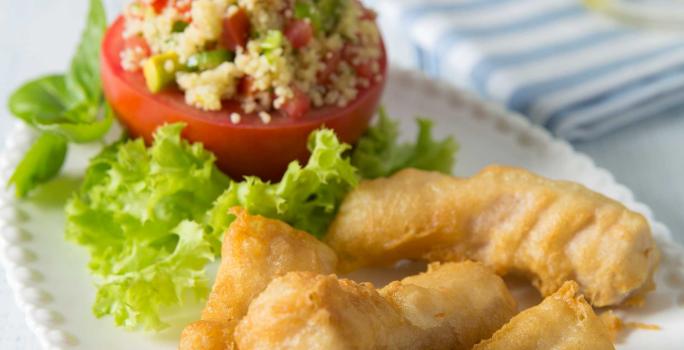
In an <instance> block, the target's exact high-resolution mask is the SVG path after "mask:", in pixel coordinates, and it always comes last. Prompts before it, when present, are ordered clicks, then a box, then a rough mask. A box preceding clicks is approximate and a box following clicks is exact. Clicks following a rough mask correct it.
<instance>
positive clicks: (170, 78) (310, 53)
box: [101, 0, 387, 180]
mask: <svg viewBox="0 0 684 350" xmlns="http://www.w3.org/2000/svg"><path fill="white" fill-rule="evenodd" d="M386 68H387V60H386V54H385V50H384V45H383V42H382V38H381V36H380V33H379V31H378V28H377V26H376V23H375V14H374V13H373V12H372V11H370V10H368V9H366V8H365V7H363V5H361V4H360V3H359V2H357V1H355V0H296V1H290V0H269V1H256V0H233V1H229V0H195V1H187V0H176V1H174V0H168V1H157V0H153V1H139V2H134V3H132V4H131V5H130V6H129V7H128V8H127V9H126V10H125V12H124V14H123V15H122V16H120V17H119V18H118V19H117V20H116V21H115V22H114V23H113V24H112V25H111V27H110V28H109V29H108V30H107V33H106V36H105V39H104V41H103V47H102V56H101V71H102V81H103V86H104V91H105V96H106V98H107V100H108V102H109V103H110V104H111V105H112V106H113V108H114V110H115V111H116V113H117V115H118V117H119V119H120V121H121V122H122V123H123V125H124V126H125V127H126V128H127V129H128V131H129V132H130V134H131V135H132V136H140V137H143V138H144V139H145V140H146V141H147V142H150V141H151V138H152V135H153V132H154V131H155V130H156V129H157V128H158V127H159V126H161V125H163V124H165V123H173V122H184V123H186V124H187V127H186V128H185V130H184V133H183V136H184V137H185V138H186V139H188V140H189V141H193V142H201V143H203V144H204V146H205V147H206V148H207V149H209V150H211V151H212V152H213V153H214V154H215V155H216V157H217V164H218V165H219V167H220V168H221V169H222V170H223V171H225V172H226V173H227V174H228V175H230V176H231V177H233V178H236V179H237V178H240V177H242V176H244V175H256V176H259V177H261V178H263V179H270V180H273V179H278V178H279V177H280V175H281V174H282V173H283V172H284V170H285V169H286V167H287V164H288V163H289V162H290V161H292V160H295V159H296V160H300V161H304V160H305V159H306V158H307V156H308V151H307V148H306V144H307V137H308V135H309V134H310V133H311V131H313V130H315V129H316V128H319V127H321V126H323V125H325V126H326V127H328V128H332V129H334V130H335V132H336V133H337V134H338V136H339V137H340V139H341V140H343V141H344V142H347V143H354V142H355V141H356V139H357V138H358V137H360V136H361V135H362V133H363V132H364V131H365V129H366V128H367V126H368V123H369V121H370V119H371V117H372V115H373V114H374V112H375V111H376V108H377V106H378V104H379V101H380V97H381V95H382V91H383V88H384V83H385V78H386Z"/></svg>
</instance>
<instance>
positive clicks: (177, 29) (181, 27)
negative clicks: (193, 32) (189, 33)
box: [171, 21, 190, 33]
mask: <svg viewBox="0 0 684 350" xmlns="http://www.w3.org/2000/svg"><path fill="white" fill-rule="evenodd" d="M189 25H190V23H188V22H185V21H175V22H173V24H172V25H171V32H173V33H182V32H184V31H185V28H187V27H188V26H189Z"/></svg>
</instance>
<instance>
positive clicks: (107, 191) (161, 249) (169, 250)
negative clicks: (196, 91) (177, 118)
mask: <svg viewBox="0 0 684 350" xmlns="http://www.w3.org/2000/svg"><path fill="white" fill-rule="evenodd" d="M182 129H183V125H182V124H174V125H168V126H165V127H162V128H160V129H158V131H157V132H156V134H155V139H154V144H153V145H152V146H151V147H150V148H146V147H145V144H144V142H143V141H142V139H138V140H132V141H127V142H118V143H115V144H113V145H111V146H109V147H107V148H105V149H104V150H103V151H102V153H100V154H99V155H98V156H97V157H95V158H93V159H92V160H91V161H90V166H89V167H88V170H87V172H86V175H85V178H84V180H83V185H82V187H81V189H80V190H79V191H78V193H76V194H75V195H74V196H73V197H72V198H71V199H70V200H69V202H68V204H67V207H66V216H67V226H66V237H67V239H69V240H71V241H73V242H76V243H78V244H80V245H83V246H85V247H86V248H87V249H88V250H89V252H90V256H91V259H90V263H89V268H90V270H91V272H92V273H93V274H94V275H95V276H96V277H97V280H96V285H97V288H98V292H97V297H96V299H95V304H94V305H93V310H94V312H95V314H96V315H97V316H104V315H112V316H114V320H115V322H116V324H117V325H119V326H125V327H127V328H136V327H139V326H142V327H144V328H145V329H161V328H163V327H164V326H165V324H164V323H163V322H162V321H161V320H160V318H159V312H160V308H161V307H164V306H170V305H177V304H180V303H182V302H183V297H184V296H185V295H186V294H187V293H188V292H193V293H195V295H197V296H204V295H205V294H206V291H207V278H206V275H205V273H204V266H205V265H206V264H207V263H208V262H209V261H211V260H213V258H214V256H215V255H216V254H217V251H216V246H217V244H218V241H217V240H216V239H215V238H214V237H211V236H208V235H206V234H205V232H204V226H203V225H202V224H201V223H202V222H203V220H204V217H205V215H206V212H207V211H208V210H209V209H211V207H212V203H213V202H214V200H215V199H216V198H217V197H218V196H219V195H220V194H221V193H222V192H223V191H224V190H225V188H226V187H228V184H229V181H230V180H229V179H228V177H226V176H225V175H223V174H222V173H221V172H220V171H219V170H218V169H217V168H216V167H215V166H214V160H215V158H214V155H213V154H211V153H210V152H208V151H206V150H205V149H204V148H203V147H202V145H201V144H199V143H196V144H192V145H191V144H189V143H188V142H187V141H185V140H183V139H182V138H181V136H180V133H181V131H182Z"/></svg>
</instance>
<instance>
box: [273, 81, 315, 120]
mask: <svg viewBox="0 0 684 350" xmlns="http://www.w3.org/2000/svg"><path fill="white" fill-rule="evenodd" d="M292 92H294V96H293V97H292V98H291V99H290V100H288V101H287V102H285V103H284V104H283V105H282V107H280V111H281V112H283V113H285V114H287V116H288V117H290V118H292V119H294V120H297V119H301V118H303V117H304V116H305V115H306V114H307V113H309V110H310V109H311V99H309V96H308V95H307V94H305V93H304V92H303V91H302V90H299V89H297V88H296V87H293V88H292Z"/></svg>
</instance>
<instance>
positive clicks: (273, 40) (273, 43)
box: [260, 30, 284, 53]
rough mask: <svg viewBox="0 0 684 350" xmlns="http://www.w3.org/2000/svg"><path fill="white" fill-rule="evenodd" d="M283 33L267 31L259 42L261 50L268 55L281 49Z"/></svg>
mask: <svg viewBox="0 0 684 350" xmlns="http://www.w3.org/2000/svg"><path fill="white" fill-rule="evenodd" d="M283 41H284V37H283V32H281V31H279V30H269V31H268V32H267V33H266V36H264V39H263V40H261V45H260V47H261V50H263V52H265V53H268V52H270V51H273V50H275V49H278V48H281V47H283Z"/></svg>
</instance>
